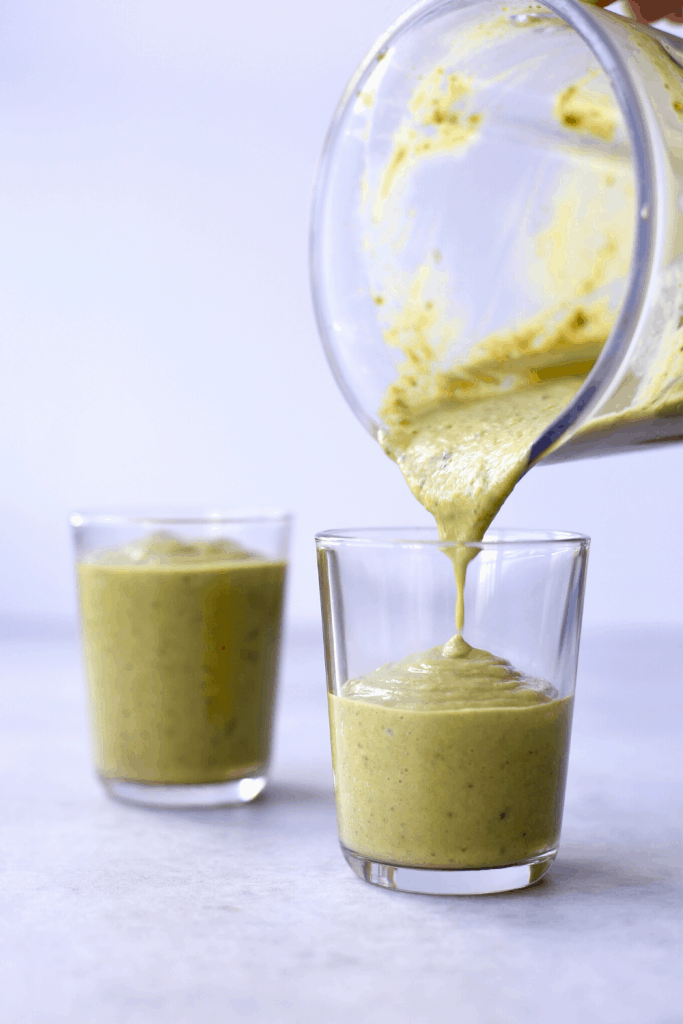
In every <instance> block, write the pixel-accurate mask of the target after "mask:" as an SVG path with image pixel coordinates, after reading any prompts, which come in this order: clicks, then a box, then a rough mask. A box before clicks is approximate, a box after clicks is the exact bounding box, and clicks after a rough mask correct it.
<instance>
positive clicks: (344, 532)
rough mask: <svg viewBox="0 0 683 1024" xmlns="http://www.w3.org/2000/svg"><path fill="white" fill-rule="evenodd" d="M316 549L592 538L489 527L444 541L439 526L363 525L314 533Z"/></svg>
mask: <svg viewBox="0 0 683 1024" xmlns="http://www.w3.org/2000/svg"><path fill="white" fill-rule="evenodd" d="M315 542H316V547H317V548H332V547H368V548H369V547H372V548H402V547H403V548H422V547H424V548H439V549H440V550H443V549H444V548H463V547H465V548H475V549H476V550H478V551H482V550H487V549H488V550H491V549H496V548H507V547H512V548H522V547H538V548H544V547H551V546H560V547H571V546H576V547H588V546H589V545H590V537H588V536H586V534H583V533H573V532H569V531H565V530H525V529H515V528H512V527H508V528H502V529H495V530H489V531H487V532H486V533H485V534H484V537H483V539H482V540H466V541H465V540H442V539H441V537H439V535H438V532H437V528H436V526H406V527H403V526H360V527H351V528H348V529H343V528H342V529H335V530H324V531H322V532H321V533H317V534H316V535H315Z"/></svg>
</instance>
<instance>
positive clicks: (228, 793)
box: [100, 775, 266, 807]
mask: <svg viewBox="0 0 683 1024" xmlns="http://www.w3.org/2000/svg"><path fill="white" fill-rule="evenodd" d="M100 781H101V782H102V785H103V786H104V788H105V789H106V791H107V793H108V794H109V796H113V797H114V798H115V799H116V800H123V802H124V803H127V804H139V805H143V806H145V807H229V806H231V805H232V806H235V805H239V804H248V803H249V802H250V801H251V800H254V799H255V798H256V797H257V796H258V795H259V793H261V792H262V791H263V787H264V786H265V784H266V776H265V775H257V776H252V777H251V778H247V779H231V780H230V781H229V782H197V783H187V784H185V785H174V784H171V783H166V782H129V781H128V780H126V779H107V778H105V777H104V776H103V775H100Z"/></svg>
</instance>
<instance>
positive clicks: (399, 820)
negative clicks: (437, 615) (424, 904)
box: [329, 648, 572, 868]
mask: <svg viewBox="0 0 683 1024" xmlns="http://www.w3.org/2000/svg"><path fill="white" fill-rule="evenodd" d="M571 710H572V700H571V698H564V699H558V697H557V694H556V693H555V691H554V690H553V689H552V687H550V686H549V685H548V684H547V683H543V682H542V681H540V680H534V679H529V678H528V677H525V676H523V675H521V674H520V673H519V672H517V671H516V670H515V669H513V668H512V666H510V665H509V663H507V662H505V661H503V659H500V658H495V657H493V656H492V655H490V654H488V653H487V652H485V651H478V650H476V649H473V648H469V650H468V652H465V653H464V654H461V655H459V656H455V657H449V656H448V655H447V654H444V651H443V649H442V648H433V649H432V650H430V651H425V652H423V653H422V654H418V655H412V656H411V657H410V658H407V659H405V660H404V661H403V662H399V663H397V664H395V665H387V666H383V667H382V668H380V669H377V670H376V671H375V672H373V673H370V674H369V675H368V676H365V677H363V678H361V679H357V680H351V681H349V682H348V683H346V684H345V685H344V687H343V688H342V691H341V695H340V696H334V695H330V697H329V713H330V730H331V735H332V751H333V761H334V766H335V788H336V798H337V816H338V821H339V835H340V839H341V841H342V843H343V844H344V846H346V847H347V848H349V849H350V850H353V851H354V852H355V853H357V854H360V855H361V856H367V857H370V858H372V859H376V860H381V861H383V862H388V863H392V864H398V865H410V866H413V867H431V868H481V867H497V866H502V865H505V864H513V863H518V862H520V861H524V860H527V859H531V858H532V857H534V856H537V855H538V854H539V853H542V852H545V851H549V850H552V849H553V848H554V847H555V846H556V845H557V841H558V839H559V831H560V823H561V818H562V802H563V794H564V782H565V774H566V766H567V755H568V747H569V731H570V723H571ZM360 750H362V751H363V754H362V756H359V753H358V751H360Z"/></svg>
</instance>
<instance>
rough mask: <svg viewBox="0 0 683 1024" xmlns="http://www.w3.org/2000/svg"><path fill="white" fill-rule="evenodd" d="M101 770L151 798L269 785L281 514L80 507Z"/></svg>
mask: <svg viewBox="0 0 683 1024" xmlns="http://www.w3.org/2000/svg"><path fill="white" fill-rule="evenodd" d="M71 526H72V531H73V539H74V544H75V553H76V570H77V576H78V590H79V601H80V612H81V625H82V637H83V651H84V660H85V668H86V676H87V682H88V689H89V696H90V719H91V731H92V741H93V753H94V760H95V767H96V771H97V774H98V776H99V778H100V779H101V781H102V783H103V785H104V787H105V789H106V790H107V791H108V792H109V793H110V794H111V795H112V796H114V797H118V798H119V799H122V800H127V801H132V802H134V803H140V804H150V805H156V806H215V805H220V804H230V803H244V802H247V801H249V800H252V799H254V797H256V796H257V795H258V794H259V793H260V792H261V790H262V789H263V787H264V786H265V784H266V778H267V771H268V762H269V759H270V746H271V733H272V721H273V706H274V700H275V685H276V679H277V670H278V658H279V647H280V626H281V619H282V604H283V593H284V583H285V573H286V557H287V541H288V533H289V517H288V515H286V514H285V513H282V512H277V511H272V512H250V511H247V512H235V513H232V514H223V513H215V514H207V515H203V514H198V513H196V512H190V513H188V512H180V513H176V514H161V515H160V514H156V513H144V514H135V513H130V514H118V513H117V514H114V513H81V512H79V513H74V514H73V515H72V516H71Z"/></svg>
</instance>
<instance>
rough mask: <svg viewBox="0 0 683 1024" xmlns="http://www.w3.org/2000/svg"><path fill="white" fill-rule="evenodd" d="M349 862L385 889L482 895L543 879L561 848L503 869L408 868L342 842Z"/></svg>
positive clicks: (520, 887) (363, 877)
mask: <svg viewBox="0 0 683 1024" xmlns="http://www.w3.org/2000/svg"><path fill="white" fill-rule="evenodd" d="M340 846H341V848H342V853H343V854H344V857H345V858H346V863H347V864H348V865H349V866H350V867H351V868H352V870H353V871H354V872H355V874H357V875H358V877H359V878H362V879H363V880H364V881H365V882H370V883H371V884H372V885H380V886H382V887H383V888H384V889H395V890H396V891H397V892H417V893H423V894H424V895H427V896H482V895H485V894H486V893H494V892H509V891H510V890H511V889H525V888H526V887H527V886H529V885H533V884H534V883H535V882H538V881H539V879H541V878H543V875H544V874H545V873H546V871H547V870H548V868H549V867H550V865H551V864H552V862H553V861H554V860H555V856H556V855H557V848H555V849H554V850H549V851H548V852H547V853H544V854H542V855H541V856H540V857H535V858H534V859H533V860H530V861H525V862H524V863H523V864H508V865H506V866H505V867H502V868H474V869H470V870H466V869H462V868H453V869H447V870H440V869H439V868H406V867H401V865H399V864H382V863H381V862H380V861H375V860H368V858H367V857H360V856H359V855H358V854H357V853H353V852H352V851H351V850H348V849H347V848H346V847H345V846H344V845H343V844H341V843H340Z"/></svg>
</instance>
